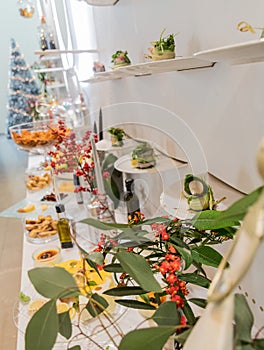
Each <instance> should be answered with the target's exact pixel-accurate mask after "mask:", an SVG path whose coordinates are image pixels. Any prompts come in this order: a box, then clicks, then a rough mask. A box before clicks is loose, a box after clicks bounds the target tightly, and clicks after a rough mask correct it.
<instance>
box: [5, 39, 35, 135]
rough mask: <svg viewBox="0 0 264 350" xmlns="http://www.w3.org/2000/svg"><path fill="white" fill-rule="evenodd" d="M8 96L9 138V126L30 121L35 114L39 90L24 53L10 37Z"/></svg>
mask: <svg viewBox="0 0 264 350" xmlns="http://www.w3.org/2000/svg"><path fill="white" fill-rule="evenodd" d="M8 89H9V96H8V106H7V109H8V113H7V123H6V124H7V136H8V137H9V138H10V134H9V127H10V126H12V125H16V124H22V123H26V122H30V121H32V120H33V119H34V118H35V117H36V116H37V115H38V113H37V111H36V108H35V106H36V101H37V99H38V98H39V95H40V90H39V86H38V84H37V83H36V81H35V77H34V76H32V73H31V70H30V66H29V65H27V64H26V63H25V60H24V55H23V54H21V53H20V50H19V46H18V45H17V44H16V42H15V40H14V39H11V47H10V71H9V84H8Z"/></svg>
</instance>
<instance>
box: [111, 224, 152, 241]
mask: <svg viewBox="0 0 264 350" xmlns="http://www.w3.org/2000/svg"><path fill="white" fill-rule="evenodd" d="M141 232H142V231H141ZM145 232H146V233H148V232H147V231H145ZM117 239H118V240H129V241H130V242H132V243H133V244H135V243H136V244H135V245H140V244H142V243H146V242H149V241H150V240H149V239H148V238H145V237H144V236H143V237H142V236H140V237H139V236H138V235H137V234H136V232H135V231H134V230H133V229H132V228H130V227H128V228H125V229H124V230H123V232H121V233H119V234H118V236H117Z"/></svg>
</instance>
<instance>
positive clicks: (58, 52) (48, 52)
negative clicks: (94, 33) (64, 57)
mask: <svg viewBox="0 0 264 350" xmlns="http://www.w3.org/2000/svg"><path fill="white" fill-rule="evenodd" d="M67 53H70V54H80V53H98V50H36V51H34V54H35V55H39V56H49V55H61V54H67Z"/></svg>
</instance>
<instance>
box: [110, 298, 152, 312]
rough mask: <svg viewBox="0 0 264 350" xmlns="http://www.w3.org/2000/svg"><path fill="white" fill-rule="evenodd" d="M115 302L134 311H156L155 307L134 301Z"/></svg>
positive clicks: (122, 300)
mask: <svg viewBox="0 0 264 350" xmlns="http://www.w3.org/2000/svg"><path fill="white" fill-rule="evenodd" d="M115 302H116V303H117V304H120V305H123V306H125V307H130V308H132V309H141V310H156V307H155V306H153V305H151V304H147V303H144V302H142V301H138V300H134V299H116V300H115Z"/></svg>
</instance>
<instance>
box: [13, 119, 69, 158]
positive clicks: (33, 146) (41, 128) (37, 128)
mask: <svg viewBox="0 0 264 350" xmlns="http://www.w3.org/2000/svg"><path fill="white" fill-rule="evenodd" d="M62 125H63V127H65V129H64V130H65V133H66V134H67V133H70V132H71V122H70V121H69V122H68V121H67V120H66V119H65V118H52V119H51V118H47V119H42V120H38V121H32V122H28V123H23V124H17V125H13V126H11V127H10V128H9V131H10V135H11V137H12V140H13V141H14V142H15V143H16V144H17V145H18V146H19V148H20V149H22V150H24V151H27V152H32V153H45V152H46V150H47V149H49V148H51V147H52V145H54V144H55V143H60V142H61V137H59V136H58V133H59V132H61V126H62Z"/></svg>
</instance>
